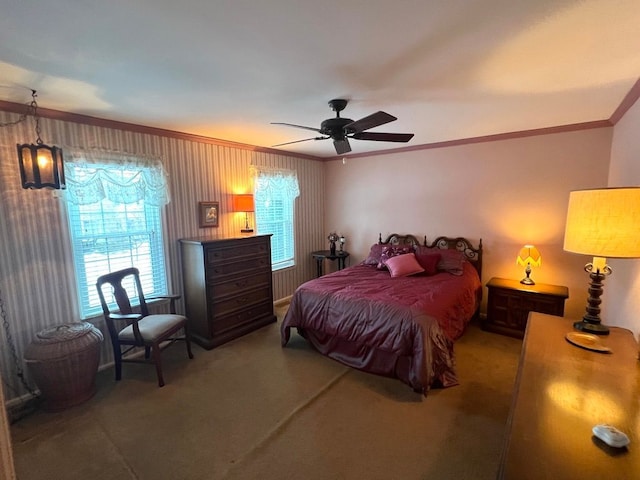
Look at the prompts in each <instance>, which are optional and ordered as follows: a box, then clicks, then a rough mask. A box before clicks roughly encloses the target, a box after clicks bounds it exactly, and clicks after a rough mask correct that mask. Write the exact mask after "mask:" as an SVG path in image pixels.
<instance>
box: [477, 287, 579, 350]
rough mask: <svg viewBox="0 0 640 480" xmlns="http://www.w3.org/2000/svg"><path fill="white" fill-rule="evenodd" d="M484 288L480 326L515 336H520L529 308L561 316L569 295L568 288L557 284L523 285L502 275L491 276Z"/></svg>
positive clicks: (521, 336) (532, 310) (525, 325)
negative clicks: (484, 314)
mask: <svg viewBox="0 0 640 480" xmlns="http://www.w3.org/2000/svg"><path fill="white" fill-rule="evenodd" d="M487 288H488V290H489V298H488V300H487V318H486V319H485V320H484V321H483V322H482V329H483V330H489V331H491V332H496V333H502V334H504V335H509V336H512V337H518V338H523V337H524V331H525V329H526V327H527V318H528V316H529V312H539V313H546V314H548V315H557V316H558V317H561V316H563V315H564V301H565V300H566V299H567V298H568V297H569V289H568V288H567V287H564V286H561V285H547V284H544V283H536V284H535V285H524V284H522V283H520V282H519V281H518V280H509V279H506V278H496V277H494V278H492V279H491V280H489V282H488V283H487Z"/></svg>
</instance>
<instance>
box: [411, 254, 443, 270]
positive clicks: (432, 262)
mask: <svg viewBox="0 0 640 480" xmlns="http://www.w3.org/2000/svg"><path fill="white" fill-rule="evenodd" d="M441 259H442V255H441V254H439V253H416V260H417V261H418V263H419V264H420V266H421V267H422V268H424V273H426V274H427V275H435V274H436V273H438V263H440V260H441Z"/></svg>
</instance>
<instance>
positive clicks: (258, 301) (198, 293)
mask: <svg viewBox="0 0 640 480" xmlns="http://www.w3.org/2000/svg"><path fill="white" fill-rule="evenodd" d="M180 251H181V258H182V276H183V282H184V298H185V306H186V315H187V318H188V319H189V328H190V331H191V334H192V336H193V339H194V341H195V342H196V343H198V344H199V345H200V346H202V347H204V348H206V349H211V348H214V347H216V346H218V345H221V344H223V343H225V342H228V341H230V340H232V339H234V338H237V337H239V336H241V335H244V334H246V333H249V332H251V331H253V330H256V329H258V328H260V327H262V326H264V325H267V324H269V323H272V322H275V321H276V316H275V315H274V314H273V285H272V278H271V236H270V235H256V236H252V237H238V238H223V237H207V238H190V239H181V240H180Z"/></svg>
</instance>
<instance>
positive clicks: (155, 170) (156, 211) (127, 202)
mask: <svg viewBox="0 0 640 480" xmlns="http://www.w3.org/2000/svg"><path fill="white" fill-rule="evenodd" d="M65 153H66V152H65ZM65 176H66V177H67V191H66V192H65V196H66V200H67V214H68V220H69V230H70V235H71V243H72V249H73V260H74V267H75V272H76V283H77V291H78V300H79V304H80V314H81V316H82V318H88V317H91V316H95V315H98V314H101V313H102V308H101V306H100V299H99V298H98V292H97V290H96V287H95V284H96V279H97V278H98V277H99V276H100V275H102V274H104V273H108V272H111V271H115V270H120V269H123V268H127V267H136V268H138V269H139V270H140V279H141V281H142V285H143V290H144V293H145V295H161V294H165V293H166V292H167V281H166V273H165V255H164V241H163V233H162V212H161V208H162V205H164V204H166V203H167V202H168V194H167V188H166V180H165V178H166V177H165V173H164V169H163V167H162V163H161V162H160V161H158V160H148V159H140V158H134V157H130V156H120V155H118V156H116V155H114V154H112V153H104V152H101V153H94V152H91V153H87V152H73V153H71V154H68V155H67V158H66V159H65Z"/></svg>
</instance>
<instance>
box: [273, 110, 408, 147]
mask: <svg viewBox="0 0 640 480" xmlns="http://www.w3.org/2000/svg"><path fill="white" fill-rule="evenodd" d="M347 103H349V101H348V100H345V99H341V98H338V99H334V100H330V101H329V106H330V107H331V109H332V110H333V111H334V112H336V116H335V118H328V119H326V120H324V121H323V122H322V123H321V124H320V128H314V127H305V126H303V125H295V124H293V123H282V122H272V125H287V126H289V127H295V128H302V129H304V130H311V131H313V132H318V133H319V134H321V135H324V136H322V137H311V138H304V139H302V140H295V141H293V142H285V143H279V144H277V145H273V146H274V147H281V146H283V145H291V144H292V143H300V142H306V141H309V140H329V139H332V140H333V146H334V148H335V149H336V153H337V154H338V155H342V154H345V153H348V152H350V151H351V145H350V144H349V139H350V138H353V139H355V140H370V141H374V142H402V143H406V142H408V141H409V140H411V139H412V138H413V133H383V132H366V131H365V130H369V129H371V128H374V127H378V126H380V125H384V124H385V123H389V122H393V121H395V120H397V118H396V117H394V116H393V115H389V114H388V113H386V112H382V111H378V112H376V113H372V114H371V115H368V116H366V117H364V118H361V119H360V120H356V121H353V120H351V119H350V118H342V117H341V116H340V112H341V111H342V110H344V109H345V107H346V106H347Z"/></svg>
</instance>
